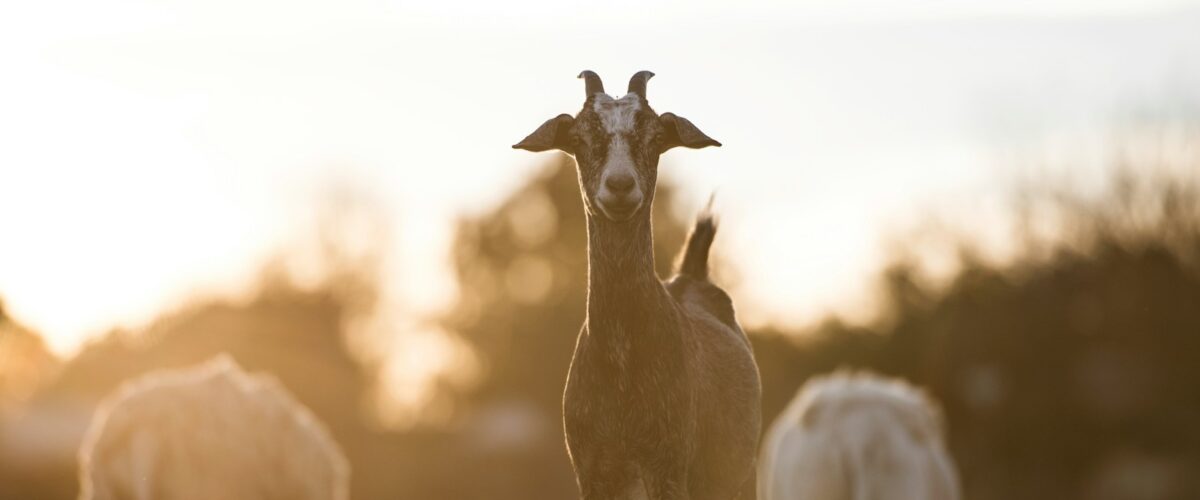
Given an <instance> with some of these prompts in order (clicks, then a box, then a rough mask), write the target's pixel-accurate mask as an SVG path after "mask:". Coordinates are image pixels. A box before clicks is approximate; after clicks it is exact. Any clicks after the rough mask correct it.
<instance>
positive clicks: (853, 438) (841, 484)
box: [758, 374, 959, 500]
mask: <svg viewBox="0 0 1200 500" xmlns="http://www.w3.org/2000/svg"><path fill="white" fill-rule="evenodd" d="M759 465H760V471H759V488H758V491H759V494H760V496H761V498H763V499H764V500H887V499H903V500H907V499H922V500H957V499H958V497H959V491H958V479H957V474H956V472H955V469H954V465H953V462H952V460H951V459H950V455H949V453H947V452H946V449H945V446H944V444H943V443H942V429H941V424H940V417H939V411H938V410H937V407H936V405H935V404H934V403H933V402H932V401H930V400H928V399H927V398H926V397H925V396H924V395H923V394H921V393H920V392H919V391H918V390H916V389H915V388H913V387H911V386H909V385H908V384H905V383H903V382H900V381H897V380H891V379H885V378H882V377H878V376H872V375H865V374H853V375H848V374H835V375H832V376H830V377H824V378H819V379H815V380H813V381H811V382H809V383H807V384H805V386H804V387H803V388H802V389H801V391H800V393H799V394H798V395H797V396H796V398H795V399H794V400H793V401H792V403H791V404H790V405H789V406H788V408H787V409H786V410H784V412H783V414H782V415H780V417H779V418H778V419H777V420H776V421H775V423H774V424H773V425H772V426H771V429H770V431H769V432H768V433H767V437H766V439H764V442H763V456H762V460H761V461H760V463H759Z"/></svg>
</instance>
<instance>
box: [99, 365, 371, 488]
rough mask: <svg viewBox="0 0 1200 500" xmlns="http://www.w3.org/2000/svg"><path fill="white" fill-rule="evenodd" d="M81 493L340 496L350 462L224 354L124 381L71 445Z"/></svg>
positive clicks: (295, 408)
mask: <svg viewBox="0 0 1200 500" xmlns="http://www.w3.org/2000/svg"><path fill="white" fill-rule="evenodd" d="M79 466H80V467H79V468H80V483H81V493H80V497H79V498H80V499H81V500H205V499H214V498H230V499H233V498H237V499H242V500H285V499H304V500H346V499H347V498H349V478H350V468H349V465H348V464H347V462H346V459H345V457H344V456H343V455H342V452H341V451H340V450H339V449H338V446H337V444H336V443H335V442H334V440H333V439H332V438H331V437H330V435H329V433H328V432H327V431H326V430H325V428H324V426H322V425H321V423H320V422H319V421H317V419H316V418H315V417H314V416H313V415H312V414H311V413H310V412H309V411H308V409H307V408H305V407H304V406H303V405H301V404H300V403H298V402H296V401H295V400H293V399H292V397H291V396H290V395H289V394H288V393H287V391H286V390H285V389H284V388H283V387H282V386H281V385H280V384H279V383H278V382H277V381H275V380H274V379H273V378H269V377H267V376H262V375H254V376H252V375H248V374H246V373H245V372H243V371H242V370H241V369H240V368H239V367H238V366H237V365H236V364H235V363H234V362H233V361H232V360H231V359H230V358H229V357H228V356H227V355H222V356H218V357H216V358H213V359H212V360H209V361H208V362H206V363H203V364H201V365H198V366H195V367H190V368H185V369H181V370H165V371H158V372H152V373H149V374H146V375H143V376H141V377H139V378H137V379H135V380H133V381H130V382H126V383H125V384H123V385H122V386H121V387H120V388H118V389H117V391H115V392H114V393H113V394H112V395H110V396H109V397H108V398H107V399H106V400H105V401H104V402H103V403H102V404H101V406H100V407H99V409H98V410H97V412H96V415H95V417H94V418H93V420H92V422H91V425H90V427H89V429H88V431H87V434H86V436H85V438H84V442H83V446H82V447H81V449H80V452H79Z"/></svg>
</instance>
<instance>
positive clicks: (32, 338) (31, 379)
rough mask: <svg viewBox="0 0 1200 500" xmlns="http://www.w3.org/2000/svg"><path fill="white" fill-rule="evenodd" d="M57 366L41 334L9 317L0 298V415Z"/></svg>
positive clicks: (16, 404) (20, 401)
mask: <svg viewBox="0 0 1200 500" xmlns="http://www.w3.org/2000/svg"><path fill="white" fill-rule="evenodd" d="M57 367H58V359H57V358H55V357H54V355H53V354H52V353H51V352H50V350H49V349H48V348H47V347H46V343H45V342H44V341H42V338H41V337H39V336H38V335H37V334H36V333H34V332H32V331H30V330H29V329H28V328H25V327H24V326H22V325H21V324H19V323H17V322H16V320H14V319H12V318H10V317H9V316H8V314H7V312H5V310H4V302H0V416H3V414H4V413H6V412H8V411H11V410H13V409H14V408H15V407H17V406H19V405H20V404H21V403H24V402H25V400H26V399H28V398H29V396H30V395H32V394H33V392H34V391H35V390H37V389H38V388H40V387H41V386H42V385H43V384H45V383H47V382H48V381H49V379H50V377H51V376H52V375H53V374H54V372H55V370H56V369H57Z"/></svg>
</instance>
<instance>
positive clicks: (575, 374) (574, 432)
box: [563, 338, 693, 442]
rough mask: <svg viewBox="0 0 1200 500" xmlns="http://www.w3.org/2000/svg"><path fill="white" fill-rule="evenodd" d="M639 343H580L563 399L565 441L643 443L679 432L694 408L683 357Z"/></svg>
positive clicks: (609, 340)
mask: <svg viewBox="0 0 1200 500" xmlns="http://www.w3.org/2000/svg"><path fill="white" fill-rule="evenodd" d="M589 340H590V342H589ZM639 340H640V339H629V340H623V339H612V338H606V339H603V341H597V339H581V342H580V343H579V345H578V346H577V347H576V351H575V357H574V358H573V359H572V361H571V372H570V373H569V375H568V378H567V388H566V391H565V394H564V399H563V418H564V423H565V424H566V427H567V429H566V430H567V434H568V439H572V437H573V438H574V439H575V440H578V441H614V440H619V441H622V442H630V441H647V440H651V438H654V437H656V436H659V435H661V434H663V433H672V432H678V431H680V430H682V428H683V425H684V423H685V422H686V421H687V418H686V415H688V414H690V412H691V411H692V406H693V405H692V392H693V391H692V390H691V387H690V385H689V384H690V383H691V377H690V376H688V373H687V363H686V362H685V361H686V360H685V359H684V358H683V355H684V353H683V352H682V350H681V349H679V348H678V347H677V346H670V345H664V344H665V343H662V342H659V343H655V342H639ZM614 341H615V342H614ZM614 344H615V345H614Z"/></svg>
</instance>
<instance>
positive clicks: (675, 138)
mask: <svg viewBox="0 0 1200 500" xmlns="http://www.w3.org/2000/svg"><path fill="white" fill-rule="evenodd" d="M658 121H659V122H660V123H662V125H663V128H665V129H666V133H667V137H666V140H665V141H664V142H663V151H666V150H668V149H671V148H673V147H676V146H683V147H685V148H693V149H700V148H703V147H708V146H720V145H721V143H719V142H717V141H716V140H715V139H713V138H712V137H709V136H707V135H704V132H701V131H700V129H698V128H696V126H695V125H692V122H690V121H688V119H687V118H684V117H682V116H679V115H676V114H675V113H663V114H662V115H660V116H659V117H658Z"/></svg>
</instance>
